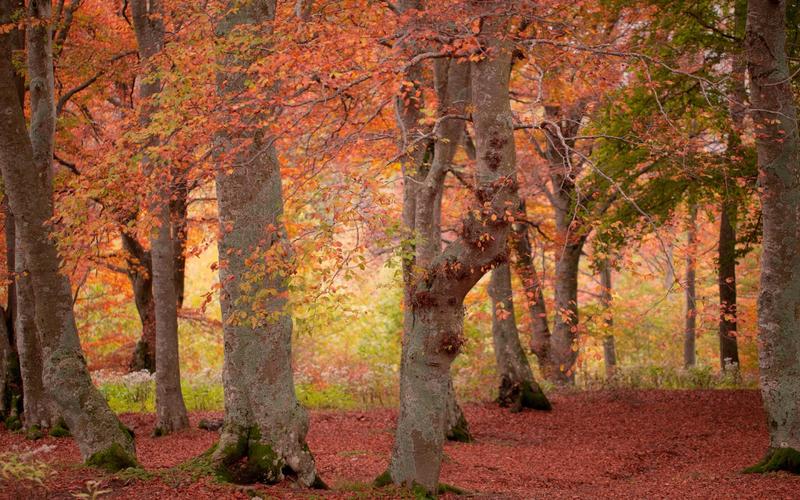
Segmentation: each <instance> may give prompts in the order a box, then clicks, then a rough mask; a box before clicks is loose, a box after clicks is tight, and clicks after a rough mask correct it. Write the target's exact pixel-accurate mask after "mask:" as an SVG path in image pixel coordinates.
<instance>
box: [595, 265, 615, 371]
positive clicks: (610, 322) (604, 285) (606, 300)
mask: <svg viewBox="0 0 800 500" xmlns="http://www.w3.org/2000/svg"><path fill="white" fill-rule="evenodd" d="M599 267H600V288H601V290H600V304H601V306H602V307H603V330H604V331H603V361H604V364H605V367H606V380H613V379H614V376H615V375H616V373H617V345H616V341H615V340H614V330H613V328H614V318H613V316H612V315H611V314H612V313H611V305H612V302H613V300H614V296H613V293H612V290H611V285H612V283H611V265H610V264H609V262H608V260H607V259H603V261H602V262H601V263H600V265H599Z"/></svg>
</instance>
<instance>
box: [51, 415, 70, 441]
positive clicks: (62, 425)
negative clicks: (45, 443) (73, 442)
mask: <svg viewBox="0 0 800 500" xmlns="http://www.w3.org/2000/svg"><path fill="white" fill-rule="evenodd" d="M50 435H51V436H52V437H55V438H61V437H69V436H70V435H71V434H70V432H69V427H67V423H66V422H65V421H64V419H63V418H59V419H58V422H56V423H55V425H53V426H52V427H50Z"/></svg>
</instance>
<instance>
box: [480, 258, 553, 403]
mask: <svg viewBox="0 0 800 500" xmlns="http://www.w3.org/2000/svg"><path fill="white" fill-rule="evenodd" d="M489 296H490V297H491V298H492V340H493V343H494V356H495V359H496V362H497V372H498V376H499V379H500V391H499V395H498V398H497V401H498V403H499V404H500V406H508V407H511V409H512V410H513V411H520V410H521V409H522V408H533V409H537V410H549V409H550V401H548V399H547V397H546V396H545V395H544V393H543V392H542V389H541V387H539V384H538V383H536V380H534V378H533V371H532V370H531V365H530V363H528V357H527V356H526V355H525V351H524V350H523V349H522V344H521V343H520V341H519V331H518V330H517V321H516V318H515V317H514V299H513V290H512V288H511V269H510V267H509V265H508V264H500V265H498V266H497V267H495V268H494V269H493V270H492V275H491V280H490V282H489Z"/></svg>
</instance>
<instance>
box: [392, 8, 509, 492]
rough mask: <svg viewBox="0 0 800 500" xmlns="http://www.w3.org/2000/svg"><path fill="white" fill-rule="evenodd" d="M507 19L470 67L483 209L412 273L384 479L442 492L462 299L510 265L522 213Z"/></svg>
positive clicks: (436, 176) (424, 207)
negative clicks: (513, 221)
mask: <svg viewBox="0 0 800 500" xmlns="http://www.w3.org/2000/svg"><path fill="white" fill-rule="evenodd" d="M505 21H506V20H505V19H504V18H502V17H497V18H491V19H486V20H484V22H483V25H482V30H481V31H482V33H481V35H480V36H479V39H480V41H481V43H482V44H483V45H484V47H485V48H487V53H488V54H490V55H489V56H488V57H487V58H486V59H483V60H481V61H479V62H476V63H472V64H471V69H470V74H471V79H472V82H471V83H472V85H471V87H472V88H471V94H472V96H473V104H474V112H473V122H474V126H475V132H476V138H477V163H476V169H477V170H476V176H475V177H476V186H475V190H476V194H477V197H478V205H477V206H476V207H475V210H470V211H469V215H468V216H467V218H466V219H465V220H464V221H463V229H462V232H461V235H460V238H459V239H458V240H456V241H455V242H453V243H451V244H450V245H448V247H447V248H446V249H445V251H444V252H443V253H441V254H440V255H438V256H436V257H435V258H433V259H432V260H431V261H430V262H426V253H425V252H426V251H427V250H426V249H423V250H422V253H421V252H420V249H418V251H417V255H416V259H417V261H416V265H417V268H418V269H419V274H418V275H415V276H414V281H415V284H414V290H413V293H412V295H411V297H410V301H409V302H410V304H411V309H412V310H411V315H412V318H411V330H410V332H409V335H408V336H407V338H405V339H403V340H404V341H403V359H402V362H401V373H400V378H401V381H400V414H399V416H398V421H397V429H396V432H395V443H394V448H393V451H392V460H391V463H390V465H389V470H388V471H387V475H386V476H385V477H382V478H379V482H383V480H390V481H391V482H394V483H395V484H400V485H404V486H406V487H412V486H414V485H417V486H418V487H420V488H423V489H424V490H426V491H428V492H434V491H436V489H437V487H438V482H439V472H440V468H441V460H442V446H443V443H444V435H443V433H442V432H441V429H442V428H443V426H444V423H445V415H446V410H447V404H446V401H447V393H448V391H449V390H450V384H451V378H450V365H451V363H452V361H453V359H454V358H455V356H456V355H457V354H458V351H459V349H460V347H461V344H462V343H463V322H464V306H463V300H464V297H465V296H466V294H467V292H469V290H470V289H471V288H472V287H473V286H474V285H475V283H477V282H478V280H479V279H480V277H481V276H482V275H483V274H484V273H485V272H487V271H488V270H489V269H490V268H491V267H493V266H494V265H496V264H498V263H501V262H504V261H506V260H507V252H508V246H507V239H508V233H509V230H510V224H509V221H508V216H507V214H509V213H513V212H514V211H515V210H516V207H517V206H518V203H519V200H518V198H517V195H516V191H517V184H516V175H515V163H516V160H515V149H514V136H513V120H512V115H511V109H510V104H509V96H508V82H509V73H510V68H511V50H510V47H509V46H508V45H507V44H506V43H505V42H501V41H500V40H499V39H498V38H497V36H498V33H499V32H500V31H501V30H504V29H505ZM451 65H452V63H451ZM457 66H458V64H456V66H455V67H457ZM446 121H449V120H443V121H442V122H440V123H444V122H446ZM438 142H443V141H438ZM438 142H437V145H438ZM443 156H444V155H439V161H437V157H436V155H434V162H435V163H434V165H433V166H432V167H431V170H430V172H428V174H427V175H426V176H425V179H424V180H423V182H422V185H421V186H419V188H418V189H419V191H418V193H417V216H416V221H417V227H416V230H417V231H418V233H419V234H422V235H427V234H430V233H429V231H428V230H426V227H425V226H424V225H422V226H421V225H420V222H423V223H427V224H430V221H431V218H429V217H428V216H427V215H426V211H432V207H433V206H434V202H433V200H434V199H435V197H436V196H437V188H438V187H439V186H440V185H441V183H442V181H443V179H444V176H445V175H446V173H447V168H448V163H447V162H446V161H443V160H445V159H444V157H443Z"/></svg>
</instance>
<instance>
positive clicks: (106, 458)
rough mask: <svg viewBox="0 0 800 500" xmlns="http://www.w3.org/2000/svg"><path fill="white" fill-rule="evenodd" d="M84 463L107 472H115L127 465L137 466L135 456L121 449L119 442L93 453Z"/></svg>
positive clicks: (125, 467)
mask: <svg viewBox="0 0 800 500" xmlns="http://www.w3.org/2000/svg"><path fill="white" fill-rule="evenodd" d="M86 465H88V466H90V467H97V468H98V469H104V470H107V471H109V472H117V471H120V470H122V469H127V468H128V467H137V466H138V464H137V463H136V458H134V457H132V456H131V455H130V454H128V452H126V451H125V450H124V449H122V446H120V444H119V443H114V444H112V445H111V446H109V447H108V448H106V449H104V450H100V451H98V452H96V453H94V454H93V455H92V456H91V457H89V459H88V460H87V461H86Z"/></svg>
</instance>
